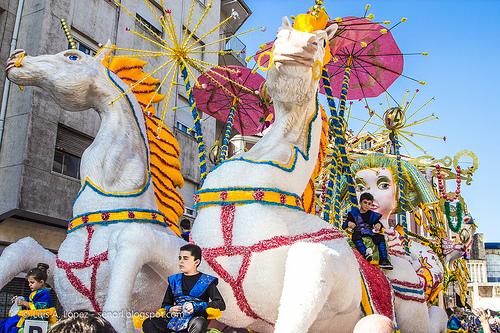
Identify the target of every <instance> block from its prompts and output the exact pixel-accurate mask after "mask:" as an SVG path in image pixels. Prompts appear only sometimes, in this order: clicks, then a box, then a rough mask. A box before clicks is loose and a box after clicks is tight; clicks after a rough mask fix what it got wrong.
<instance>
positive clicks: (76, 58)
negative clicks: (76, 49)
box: [68, 54, 80, 61]
mask: <svg viewBox="0 0 500 333" xmlns="http://www.w3.org/2000/svg"><path fill="white" fill-rule="evenodd" d="M68 59H69V60H71V61H77V60H78V59H80V57H79V56H77V55H75V54H70V55H69V56H68Z"/></svg>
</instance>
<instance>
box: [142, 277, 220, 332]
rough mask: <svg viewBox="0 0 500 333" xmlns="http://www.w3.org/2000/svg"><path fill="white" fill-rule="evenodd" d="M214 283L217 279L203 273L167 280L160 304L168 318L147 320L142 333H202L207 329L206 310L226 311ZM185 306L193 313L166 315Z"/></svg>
mask: <svg viewBox="0 0 500 333" xmlns="http://www.w3.org/2000/svg"><path fill="white" fill-rule="evenodd" d="M217 283H218V280H217V278H215V277H213V276H210V275H207V274H203V273H198V274H195V275H189V276H188V275H185V274H182V273H179V274H175V275H172V276H170V277H169V278H168V284H169V285H168V288H167V292H166V293H165V298H164V300H163V304H162V307H163V308H164V309H165V311H166V313H167V314H168V316H167V317H166V318H151V319H147V320H146V321H144V323H143V325H142V329H143V331H144V332H145V333H160V332H161V333H165V332H190V333H191V332H205V330H206V326H207V325H208V322H207V316H208V315H207V312H206V310H207V308H212V309H218V310H220V311H224V310H225V308H226V305H225V303H224V300H223V299H222V296H221V294H220V292H219V291H218V290H217ZM186 303H191V304H192V305H193V312H192V313H186V312H182V313H179V314H170V313H169V311H170V308H172V307H173V306H180V307H182V306H183V305H184V304H186Z"/></svg>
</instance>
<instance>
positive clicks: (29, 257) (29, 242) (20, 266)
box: [0, 237, 56, 289]
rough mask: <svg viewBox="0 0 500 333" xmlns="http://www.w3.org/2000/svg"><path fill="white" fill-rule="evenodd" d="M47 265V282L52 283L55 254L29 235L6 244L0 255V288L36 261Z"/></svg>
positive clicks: (32, 265) (33, 265)
mask: <svg viewBox="0 0 500 333" xmlns="http://www.w3.org/2000/svg"><path fill="white" fill-rule="evenodd" d="M41 262H43V263H46V264H47V265H49V270H48V272H47V274H48V279H47V281H46V282H47V283H48V284H50V285H53V284H54V268H55V265H56V255H55V254H54V253H52V252H50V251H49V250H47V249H45V248H44V247H43V246H41V245H40V244H38V243H37V241H35V240H34V239H33V238H31V237H25V238H22V239H20V240H18V241H17V242H15V243H13V244H11V245H9V246H7V247H6V248H5V249H4V250H3V253H2V255H1V256H0V267H2V270H1V273H0V289H1V288H3V287H4V286H5V285H6V284H7V283H9V281H11V280H12V279H13V278H14V277H16V275H18V274H19V273H21V272H27V271H29V270H30V269H31V268H34V267H36V266H37V264H38V263H41Z"/></svg>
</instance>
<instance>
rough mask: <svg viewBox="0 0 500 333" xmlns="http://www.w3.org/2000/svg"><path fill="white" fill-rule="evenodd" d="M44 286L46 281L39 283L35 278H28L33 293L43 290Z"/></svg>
mask: <svg viewBox="0 0 500 333" xmlns="http://www.w3.org/2000/svg"><path fill="white" fill-rule="evenodd" d="M44 284H45V281H43V280H40V281H37V280H36V279H35V278H34V277H33V276H28V285H29V287H30V289H31V291H35V290H38V289H40V288H42V287H43V286H44Z"/></svg>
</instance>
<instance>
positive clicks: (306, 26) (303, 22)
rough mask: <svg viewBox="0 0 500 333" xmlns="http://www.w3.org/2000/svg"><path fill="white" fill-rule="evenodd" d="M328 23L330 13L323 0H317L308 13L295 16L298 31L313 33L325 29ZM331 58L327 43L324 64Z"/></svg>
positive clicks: (295, 26) (294, 26)
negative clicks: (327, 11)
mask: <svg viewBox="0 0 500 333" xmlns="http://www.w3.org/2000/svg"><path fill="white" fill-rule="evenodd" d="M327 24H328V14H327V13H326V10H325V8H324V7H323V0H316V4H315V5H314V6H313V7H311V8H310V9H309V11H308V12H307V14H299V15H297V17H295V20H294V22H293V28H294V29H295V30H298V31H303V32H309V33H312V32H314V31H317V30H325V29H326V26H327ZM331 59H332V54H331V52H330V43H327V44H326V49H325V57H324V58H323V64H324V65H325V64H327V63H328V62H330V60H331Z"/></svg>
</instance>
